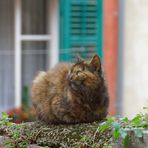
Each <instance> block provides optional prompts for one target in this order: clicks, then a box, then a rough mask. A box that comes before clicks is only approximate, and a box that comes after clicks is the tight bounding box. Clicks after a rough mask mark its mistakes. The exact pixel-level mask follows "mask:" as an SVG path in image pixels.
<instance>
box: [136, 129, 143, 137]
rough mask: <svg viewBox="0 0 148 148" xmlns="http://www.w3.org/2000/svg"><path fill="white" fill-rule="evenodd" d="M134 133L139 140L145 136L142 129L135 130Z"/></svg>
mask: <svg viewBox="0 0 148 148" xmlns="http://www.w3.org/2000/svg"><path fill="white" fill-rule="evenodd" d="M134 133H135V135H136V136H137V137H138V138H141V137H142V136H143V131H142V129H141V128H137V129H134Z"/></svg>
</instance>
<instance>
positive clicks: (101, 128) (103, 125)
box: [98, 122, 110, 133]
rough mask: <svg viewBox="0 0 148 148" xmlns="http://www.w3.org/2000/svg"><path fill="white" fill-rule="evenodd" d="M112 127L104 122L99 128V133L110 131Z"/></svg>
mask: <svg viewBox="0 0 148 148" xmlns="http://www.w3.org/2000/svg"><path fill="white" fill-rule="evenodd" d="M109 127H110V126H109V125H108V124H107V123H106V122H104V123H102V124H101V125H100V126H99V128H98V131H100V132H101V133H102V132H104V131H105V130H106V129H108V128H109Z"/></svg>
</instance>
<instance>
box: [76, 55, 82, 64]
mask: <svg viewBox="0 0 148 148" xmlns="http://www.w3.org/2000/svg"><path fill="white" fill-rule="evenodd" d="M76 59H77V60H76V63H80V62H82V61H83V59H82V58H81V56H80V55H79V54H77V56H76Z"/></svg>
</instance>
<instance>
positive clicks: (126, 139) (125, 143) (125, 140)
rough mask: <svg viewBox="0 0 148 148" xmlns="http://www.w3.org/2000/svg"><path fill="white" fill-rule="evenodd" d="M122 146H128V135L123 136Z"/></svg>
mask: <svg viewBox="0 0 148 148" xmlns="http://www.w3.org/2000/svg"><path fill="white" fill-rule="evenodd" d="M123 142H124V148H128V143H129V137H128V135H127V136H126V137H125V138H124V141H123Z"/></svg>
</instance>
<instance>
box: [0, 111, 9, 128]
mask: <svg viewBox="0 0 148 148" xmlns="http://www.w3.org/2000/svg"><path fill="white" fill-rule="evenodd" d="M1 115H2V117H1V119H0V126H11V125H12V122H10V120H12V118H10V117H9V115H7V114H6V113H4V112H2V113H1Z"/></svg>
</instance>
